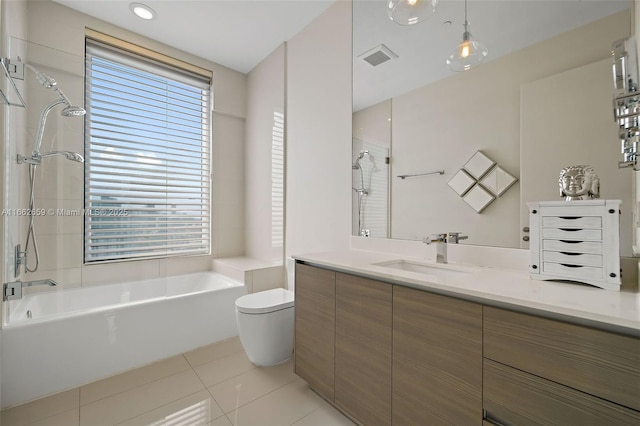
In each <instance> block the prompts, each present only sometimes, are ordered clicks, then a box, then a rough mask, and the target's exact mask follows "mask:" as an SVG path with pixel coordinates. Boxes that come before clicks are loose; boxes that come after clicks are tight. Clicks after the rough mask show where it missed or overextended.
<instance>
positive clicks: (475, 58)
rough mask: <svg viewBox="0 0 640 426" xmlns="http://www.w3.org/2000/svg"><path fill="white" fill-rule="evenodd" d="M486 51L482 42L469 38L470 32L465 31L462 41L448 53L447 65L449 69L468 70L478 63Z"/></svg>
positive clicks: (484, 56)
mask: <svg viewBox="0 0 640 426" xmlns="http://www.w3.org/2000/svg"><path fill="white" fill-rule="evenodd" d="M488 53H489V50H488V49H487V47H486V46H485V45H484V44H482V43H481V42H479V41H475V40H471V34H470V33H469V32H468V31H465V32H464V35H463V36H462V43H460V44H459V45H458V46H457V47H456V48H455V49H454V51H453V53H451V55H449V58H448V59H447V65H448V66H449V69H450V70H451V71H456V72H460V71H468V70H470V69H472V68H475V67H477V66H478V65H480V64H481V63H482V62H483V61H484V58H486V57H487V54H488Z"/></svg>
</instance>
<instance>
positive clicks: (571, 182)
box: [558, 166, 600, 201]
mask: <svg viewBox="0 0 640 426" xmlns="http://www.w3.org/2000/svg"><path fill="white" fill-rule="evenodd" d="M558 183H559V184H560V196H562V197H565V198H564V199H565V200H566V201H571V200H590V199H592V198H600V179H599V178H598V175H596V172H595V171H594V170H593V167H591V166H569V167H565V168H564V169H562V170H561V171H560V178H559V180H558Z"/></svg>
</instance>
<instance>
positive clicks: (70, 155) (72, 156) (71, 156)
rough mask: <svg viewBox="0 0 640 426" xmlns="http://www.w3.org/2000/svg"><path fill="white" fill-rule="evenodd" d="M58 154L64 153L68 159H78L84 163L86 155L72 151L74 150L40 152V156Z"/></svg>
mask: <svg viewBox="0 0 640 426" xmlns="http://www.w3.org/2000/svg"><path fill="white" fill-rule="evenodd" d="M56 155H63V156H65V157H66V159H67V160H71V161H76V162H78V163H84V157H83V156H82V155H80V154H78V153H77V152H72V151H51V152H45V153H44V154H40V158H45V157H53V156H56Z"/></svg>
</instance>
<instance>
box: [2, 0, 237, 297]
mask: <svg viewBox="0 0 640 426" xmlns="http://www.w3.org/2000/svg"><path fill="white" fill-rule="evenodd" d="M7 3H8V4H11V5H12V8H15V9H17V8H21V9H20V10H22V11H23V13H22V15H21V16H19V14H18V13H16V14H14V15H13V16H14V18H15V17H17V18H18V19H12V20H11V22H10V24H11V25H7V26H6V27H5V29H4V31H5V34H6V36H7V37H9V36H11V37H13V39H12V40H13V43H12V44H13V46H14V47H16V46H17V48H14V51H12V52H11V55H12V56H14V57H15V55H22V56H23V58H25V59H29V58H30V57H31V58H33V59H34V60H36V61H38V63H39V64H42V65H44V66H54V67H56V68H54V69H51V70H50V72H51V73H52V75H53V76H54V77H55V78H56V79H57V80H58V81H59V84H60V87H63V90H64V91H65V93H66V94H67V95H68V96H69V97H70V98H72V99H74V100H75V102H76V103H79V102H80V101H81V100H82V99H83V97H84V96H83V86H82V81H83V79H82V76H83V70H84V66H83V62H84V31H85V27H88V28H91V29H94V30H97V31H101V32H104V33H107V34H109V35H112V36H115V37H118V38H122V39H124V40H127V41H129V42H132V43H135V44H138V45H141V46H143V47H146V48H149V49H152V50H155V51H158V52H161V53H164V54H167V55H169V56H172V57H175V58H177V59H181V60H184V61H186V62H190V63H193V64H194V65H198V66H200V67H203V68H206V69H210V70H212V72H213V87H214V91H213V100H214V109H215V113H214V116H213V119H212V126H213V130H212V134H213V173H214V177H215V179H214V182H215V183H214V188H213V192H214V193H213V204H214V207H213V218H212V221H213V235H214V241H213V244H212V245H213V251H214V253H213V255H212V256H195V257H187V258H173V259H166V260H147V261H135V262H124V263H119V264H103V265H92V266H85V265H83V264H82V218H81V217H76V218H65V217H46V218H40V219H42V220H40V223H39V224H37V225H40V226H39V228H36V229H37V230H38V231H39V234H38V236H39V237H40V238H39V246H40V253H41V258H42V259H41V267H40V269H39V271H38V272H36V273H30V274H28V275H27V276H26V277H24V276H23V277H22V279H23V280H24V279H28V280H35V279H40V278H52V279H54V280H56V281H58V282H59V283H61V284H62V285H63V286H64V287H75V286H81V285H92V284H100V283H108V282H114V281H118V280H120V279H127V280H131V279H137V278H153V277H158V276H164V275H174V274H179V273H184V272H194V271H198V270H209V269H210V268H211V261H212V258H213V257H214V256H216V255H217V256H233V255H241V254H243V253H244V233H243V229H244V226H245V224H244V168H243V165H244V160H245V159H244V125H245V123H244V121H245V116H246V80H247V77H246V75H245V74H242V73H239V72H236V71H233V70H231V69H229V68H226V67H223V66H220V65H218V64H215V63H212V62H209V61H206V60H204V59H202V58H198V57H195V56H193V55H191V54H188V53H186V52H182V51H179V50H177V49H174V48H171V47H168V46H165V45H163V44H161V43H158V42H156V41H153V40H150V39H147V38H145V37H142V36H139V35H137V34H135V33H132V32H130V31H127V30H124V29H121V28H118V27H115V26H113V25H111V24H109V23H107V22H103V21H100V20H97V19H95V18H93V17H90V16H87V15H84V14H82V13H79V12H77V11H74V10H72V9H69V8H66V7H64V6H61V5H59V4H57V3H54V2H51V1H46V0H45V1H27V2H7ZM25 5H26V8H25ZM24 11H26V13H24ZM20 22H23V23H25V25H24V26H23V27H24V28H25V29H26V31H24V30H22V27H21V26H20V25H19V23H20ZM7 44H8V42H7ZM4 47H5V48H7V46H6V45H5V46H4ZM21 49H23V50H25V51H24V52H21V51H20V50H21ZM58 67H59V68H58ZM54 71H55V74H53V73H54ZM30 81H33V79H31V80H29V79H28V80H27V83H25V84H31V83H29V82H30ZM28 89H29V90H27V92H29V91H30V92H31V95H32V96H31V98H32V99H36V100H37V96H35V94H36V89H42V88H39V87H37V85H36V86H35V87H33V89H31V88H30V87H28ZM41 92H42V90H40V91H38V92H37V93H38V96H43V95H40V93H41ZM27 94H29V93H27ZM45 95H46V94H45ZM37 104H38V103H37V102H36V103H35V105H36V106H35V107H32V108H30V109H29V110H28V111H27V114H28V116H29V121H28V123H30V124H29V125H24V124H23V125H22V126H18V128H15V129H12V132H11V134H12V139H11V140H9V141H7V144H8V145H7V146H9V147H10V149H11V150H12V151H11V155H12V157H11V158H14V157H13V154H14V152H13V150H16V151H17V152H19V153H22V154H25V153H29V152H30V149H31V145H32V140H33V133H34V132H35V129H33V128H32V127H33V126H35V124H34V123H37V121H38V117H39V111H40V110H41V108H40V109H38V107H37ZM45 105H46V104H45ZM54 115H55V114H50V115H49V120H48V121H47V134H46V135H45V142H44V143H51V144H53V145H52V146H55V147H57V148H59V149H70V150H73V151H79V152H82V149H83V143H84V141H83V139H82V120H73V119H68V118H59V117H56V118H54ZM12 125H13V120H12ZM29 126H31V127H29ZM43 146H44V145H43ZM58 163H59V161H56V162H49V163H48V164H47V165H46V166H47V170H46V171H45V170H44V166H43V167H41V168H40V169H41V170H40V171H39V172H40V173H39V175H38V179H39V180H40V182H41V183H42V186H41V187H39V189H40V193H39V194H38V193H36V197H37V201H38V202H39V203H40V206H43V207H44V206H45V204H47V207H49V206H51V207H53V208H60V207H65V208H72V209H75V208H81V207H82V200H83V185H82V182H83V168H82V167H81V166H80V165H75V164H74V165H75V166H76V167H71V166H70V165H69V164H63V165H61V164H58ZM5 164H8V166H9V167H11V168H12V169H13V172H12V173H13V175H12V176H13V177H14V178H15V181H16V182H17V183H19V186H20V187H19V188H16V187H15V186H17V185H14V186H12V191H10V192H11V193H10V197H11V198H12V199H13V197H14V195H15V194H19V196H20V197H21V199H20V201H17V200H12V202H11V203H10V207H24V208H26V206H27V205H26V196H27V185H26V182H27V179H26V170H27V167H25V166H16V165H15V161H13V162H12V161H10V160H9V161H8V163H5ZM15 228H19V233H20V236H19V238H15V240H16V241H11V244H8V246H10V247H9V248H11V247H13V245H14V244H15V243H16V242H20V243H22V244H23V245H24V239H25V232H26V225H25V224H24V223H23V224H21V225H20V226H16V227H11V229H15Z"/></svg>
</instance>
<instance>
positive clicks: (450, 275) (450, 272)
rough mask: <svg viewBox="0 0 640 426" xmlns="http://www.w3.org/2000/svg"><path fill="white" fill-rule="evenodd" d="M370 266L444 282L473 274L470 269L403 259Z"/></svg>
mask: <svg viewBox="0 0 640 426" xmlns="http://www.w3.org/2000/svg"><path fill="white" fill-rule="evenodd" d="M372 265H375V266H382V267H384V268H389V269H395V270H400V271H408V272H417V273H419V274H423V275H428V276H431V277H438V278H444V279H445V280H453V279H460V278H463V277H465V276H468V275H469V274H471V273H472V272H475V271H473V270H471V269H467V268H460V267H457V266H451V265H449V264H446V265H436V264H425V263H419V262H414V261H410V260H405V259H396V260H389V261H386V262H380V263H373V264H372Z"/></svg>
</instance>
